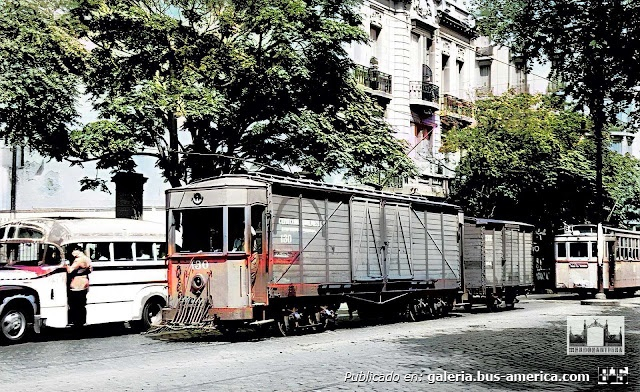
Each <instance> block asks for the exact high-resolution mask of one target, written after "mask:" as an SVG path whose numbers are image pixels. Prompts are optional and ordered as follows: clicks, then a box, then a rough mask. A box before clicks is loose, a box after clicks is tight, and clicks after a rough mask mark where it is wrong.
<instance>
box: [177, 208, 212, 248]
mask: <svg viewBox="0 0 640 392" xmlns="http://www.w3.org/2000/svg"><path fill="white" fill-rule="evenodd" d="M173 219H174V222H175V242H176V249H177V251H178V252H185V253H187V252H222V245H223V243H224V238H223V235H222V233H223V221H222V208H221V207H217V208H203V209H198V210H183V211H174V212H173Z"/></svg>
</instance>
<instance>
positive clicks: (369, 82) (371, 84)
mask: <svg viewBox="0 0 640 392" xmlns="http://www.w3.org/2000/svg"><path fill="white" fill-rule="evenodd" d="M354 76H355V78H356V83H358V84H361V85H363V86H364V87H366V88H367V90H369V92H370V93H371V94H373V95H377V96H380V97H383V98H387V99H391V98H392V95H391V94H392V90H391V75H389V74H387V73H384V72H380V71H379V70H378V69H377V68H376V67H365V66H363V65H356V68H355V72H354Z"/></svg>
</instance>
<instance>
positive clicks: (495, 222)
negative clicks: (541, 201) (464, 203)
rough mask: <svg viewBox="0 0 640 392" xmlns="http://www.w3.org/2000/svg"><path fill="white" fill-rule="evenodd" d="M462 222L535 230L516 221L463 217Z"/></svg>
mask: <svg viewBox="0 0 640 392" xmlns="http://www.w3.org/2000/svg"><path fill="white" fill-rule="evenodd" d="M464 220H465V221H466V222H471V223H474V224H476V225H478V226H506V225H513V226H520V227H522V228H527V229H531V230H533V229H534V228H535V226H534V225H532V224H529V223H524V222H517V221H509V220H500V219H488V218H474V217H465V218H464Z"/></svg>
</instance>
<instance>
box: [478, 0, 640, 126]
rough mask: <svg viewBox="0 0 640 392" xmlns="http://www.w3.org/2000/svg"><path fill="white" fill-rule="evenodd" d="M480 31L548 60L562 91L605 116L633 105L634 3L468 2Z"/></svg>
mask: <svg viewBox="0 0 640 392" xmlns="http://www.w3.org/2000/svg"><path fill="white" fill-rule="evenodd" d="M473 6H474V8H475V14H476V19H477V27H478V30H479V32H480V33H481V34H483V35H486V36H489V37H490V38H492V39H493V40H494V41H495V42H497V43H499V44H503V45H507V46H510V47H511V48H513V49H514V50H515V51H516V52H518V53H519V54H520V55H522V56H524V57H525V58H526V59H540V60H543V61H545V60H546V61H550V62H551V66H552V73H553V75H554V76H555V78H556V79H558V80H561V81H562V85H563V86H564V90H565V93H566V94H568V95H570V96H572V97H573V98H574V99H576V100H577V101H578V102H579V103H581V104H584V105H586V106H587V107H589V109H590V110H591V111H592V113H596V112H600V111H602V110H606V113H607V114H608V118H609V119H610V120H611V121H613V119H614V118H615V116H616V115H617V114H618V113H620V112H621V111H623V110H626V109H628V108H630V107H637V105H634V103H637V100H638V90H637V89H636V86H638V84H639V82H640V73H638V72H637V69H636V68H637V61H638V58H639V55H640V23H638V20H640V18H639V17H640V2H637V1H634V0H587V1H584V0H554V1H548V0H474V1H473Z"/></svg>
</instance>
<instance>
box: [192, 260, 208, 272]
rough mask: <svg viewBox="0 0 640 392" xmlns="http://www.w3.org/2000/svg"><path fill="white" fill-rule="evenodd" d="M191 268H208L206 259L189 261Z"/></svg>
mask: <svg viewBox="0 0 640 392" xmlns="http://www.w3.org/2000/svg"><path fill="white" fill-rule="evenodd" d="M191 268H192V269H194V270H199V269H208V268H209V262H208V261H207V260H193V261H191Z"/></svg>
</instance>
